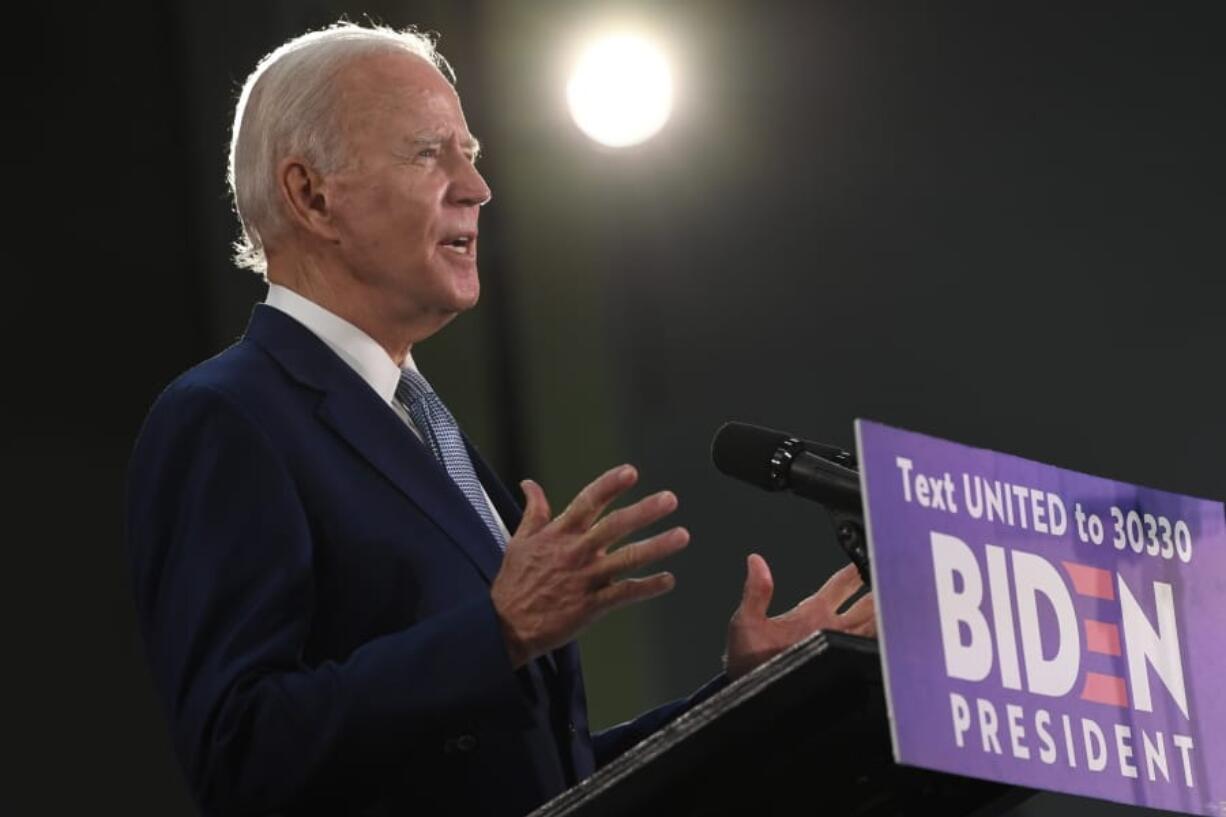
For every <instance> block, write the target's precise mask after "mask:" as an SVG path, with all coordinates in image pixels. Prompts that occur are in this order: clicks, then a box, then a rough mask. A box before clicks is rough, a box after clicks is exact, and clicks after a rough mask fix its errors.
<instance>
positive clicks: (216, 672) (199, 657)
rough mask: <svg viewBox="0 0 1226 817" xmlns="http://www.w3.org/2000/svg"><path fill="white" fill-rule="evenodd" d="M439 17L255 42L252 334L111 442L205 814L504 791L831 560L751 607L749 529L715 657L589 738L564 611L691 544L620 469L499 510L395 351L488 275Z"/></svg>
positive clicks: (586, 765) (587, 768)
mask: <svg viewBox="0 0 1226 817" xmlns="http://www.w3.org/2000/svg"><path fill="white" fill-rule="evenodd" d="M444 67H445V63H444V62H442V60H441V58H440V57H439V56H438V55H437V54H436V52H435V51H434V50H433V47H432V44H431V43H430V41H429V40H427V39H425V38H423V37H421V36H419V35H417V34H415V33H413V32H394V31H391V30H388V29H371V28H363V27H359V26H354V25H349V24H343V25H338V26H334V27H332V28H330V29H327V30H324V31H321V32H315V33H312V34H308V35H304V36H303V37H300V38H297V39H295V40H293V41H291V42H289V43H287V44H286V45H284V46H282V47H281V48H279V49H277V50H276V51H274V52H273V53H272V54H270V55H269V56H268V57H266V58H265V59H264V60H263V61H262V62H261V63H260V65H259V66H258V67H257V69H256V70H255V72H253V74H252V76H251V77H250V78H249V79H248V81H247V84H246V86H245V88H244V91H243V94H242V96H241V98H240V100H239V103H238V110H237V115H236V119H235V127H234V136H233V143H232V150H231V166H230V181H231V185H232V188H233V191H234V195H235V203H236V209H237V211H238V214H239V216H240V219H241V221H242V224H243V230H244V246H243V247H242V249H241V252H240V255H239V260H240V263H241V264H242V265H244V266H248V267H251V268H253V269H257V270H259V271H260V272H263V273H264V274H265V275H266V277H267V280H268V281H269V285H270V286H269V294H268V299H267V301H266V303H264V304H261V305H259V306H257V307H256V309H255V311H254V313H253V315H252V318H251V322H250V325H249V327H248V329H247V332H246V334H245V335H244V337H243V338H242V340H241V341H240V342H239V343H237V344H236V345H234V346H232V347H231V348H229V349H227V350H226V351H225V352H223V353H222V354H220V355H218V356H217V357H215V358H213V359H212V360H209V361H206V362H205V363H202V364H200V365H199V366H197V367H195V368H193V369H192V370H190V371H189V372H187V373H186V374H184V375H183V376H182V377H180V378H179V379H178V380H176V381H175V382H174V383H173V384H172V385H171V386H170V387H169V388H168V389H167V390H166V391H165V392H164V393H163V394H162V395H161V396H160V397H159V399H158V401H157V403H156V404H155V405H154V407H153V409H152V411H151V412H150V415H149V417H148V419H147V421H146V423H145V426H144V428H143V429H142V432H141V436H140V439H139V441H138V443H137V446H136V449H135V452H134V455H133V460H132V466H131V474H130V483H129V491H128V508H127V538H128V543H129V548H130V552H131V560H132V571H133V586H134V592H135V596H136V603H137V608H138V617H139V621H140V626H141V631H142V636H143V638H144V640H145V644H146V648H147V652H148V656H149V660H150V664H151V667H152V670H153V675H154V680H155V684H156V686H157V688H158V690H159V693H160V695H161V696H162V699H163V702H164V705H165V707H166V710H167V713H168V717H169V720H170V723H171V731H172V734H173V738H174V743H175V747H176V750H177V752H178V754H179V756H180V760H181V761H182V763H183V766H184V768H185V770H186V774H187V778H188V780H189V782H190V784H191V786H192V789H193V793H194V795H195V796H196V798H197V800H198V801H199V802H200V804H201V806H202V807H203V808H204V810H205V811H206V812H208V813H210V814H238V813H242V814H248V813H293V814H308V813H321V814H324V813H326V814H349V813H360V814H392V813H396V814H408V813H428V814H452V813H454V814H506V815H515V814H523V813H526V812H527V811H529V810H531V809H532V808H534V807H535V806H537V805H539V804H540V803H542V802H543V801H545V800H546V799H548V798H549V797H551V796H553V795H555V794H557V793H558V792H560V791H561V790H562V789H564V788H566V787H567V786H569V785H573V784H574V783H575V782H577V781H578V780H581V779H582V778H583V777H585V776H587V775H588V774H590V773H591V772H592V771H593V770H594V769H595V768H597V767H598V766H599V765H600V764H602V763H604V762H606V761H607V760H608V759H610V758H611V757H613V756H615V755H616V754H617V753H618V752H620V751H622V750H624V749H625V748H627V747H628V746H629V745H631V744H633V743H634V742H636V741H637V740H639V739H641V738H643V737H645V736H646V735H647V734H649V733H650V732H651V731H652V730H654V729H656V728H658V727H659V726H660V725H662V724H663V723H665V722H667V721H668V720H669V719H670V718H672V717H674V716H675V715H677V714H678V713H680V712H682V711H684V709H685V708H686V707H687V706H689V705H692V704H693V703H694V702H695V701H696V700H698V699H701V698H702V697H704V696H706V695H709V694H710V693H711V692H712V691H713V690H714V689H716V688H718V687H719V686H720V685H721V684H723V683H726V682H727V680H728V679H729V678H735V677H737V676H739V675H741V674H743V673H745V672H747V671H749V670H750V669H752V668H753V667H754V666H756V665H757V664H759V663H761V662H762V661H764V660H766V659H767V658H769V657H770V656H772V655H774V654H776V653H778V652H779V651H780V650H782V649H784V648H786V647H787V646H789V645H790V644H792V643H795V642H796V641H797V640H799V639H800V638H802V637H804V636H806V635H808V634H809V633H811V632H813V631H814V630H816V629H820V628H826V629H831V628H835V629H844V630H848V631H851V632H858V633H871V632H872V627H873V617H872V600H871V596H866V597H865V599H863V600H861V601H859V602H857V603H856V604H855V605H853V606H852V607H851V608H850V609H849V610H848V611H846V612H845V613H843V614H841V615H840V614H838V613H837V612H836V610H837V608H838V607H839V606H840V604H841V603H842V602H843V601H844V600H845V599H846V598H847V597H848V596H849V595H850V594H851V593H852V592H854V590H855V589H856V587H857V585H858V581H857V580H856V578H855V573H854V571H853V570H852V569H850V567H849V568H848V569H846V570H844V571H841V572H840V573H838V574H836V576H835V577H834V578H832V580H831V581H830V582H829V583H828V584H827V586H826V587H824V588H823V589H822V590H820V591H819V592H818V593H817V594H815V595H814V596H812V597H810V599H808V600H807V601H806V602H803V603H802V604H801V605H799V606H798V607H797V608H795V609H794V610H793V611H791V612H789V613H787V614H784V615H783V616H780V617H777V618H773V619H772V618H767V616H766V609H767V606H768V604H769V601H770V595H771V582H770V575H769V571H768V570H767V568H766V564H765V562H764V561H762V559H761V558H760V557H757V556H751V557H750V559H749V572H748V576H747V580H746V590H745V596H744V598H743V599H742V603H741V606H740V607H739V608H738V610H737V612H736V614H735V615H734V617H733V620H732V623H731V625H730V626H729V640H728V652H727V656H726V674H725V675H724V676H721V678H719V679H716V680H715V681H714V682H712V683H711V684H709V685H708V686H707V687H704V688H703V689H702V690H699V692H697V693H695V696H692V697H691V699H690V700H688V701H680V702H676V703H673V704H670V705H666V706H664V707H661V708H660V709H658V710H655V711H653V712H651V713H648V714H647V715H645V716H643V717H642V718H640V719H638V720H636V721H634V722H632V723H629V724H624V725H622V726H620V727H617V728H615V729H613V730H609V731H608V732H606V733H602V734H598V735H595V736H593V735H591V734H590V732H589V729H588V725H587V718H586V703H585V699H584V693H583V681H582V676H581V672H580V668H579V662H578V652H577V649H576V647H575V646H574V643H573V640H574V638H575V637H576V635H578V633H579V632H580V631H581V630H582V629H583V628H584V627H585V626H586V625H588V624H589V623H591V622H592V621H593V620H594V619H595V618H597V617H598V616H600V615H602V614H603V613H605V612H608V611H610V610H612V609H614V608H616V607H619V606H622V605H626V604H631V603H634V602H637V601H640V600H643V599H648V598H651V597H654V596H656V595H659V594H661V593H664V592H667V591H668V590H669V589H671V587H672V586H673V578H672V576H671V575H669V574H668V573H666V572H660V573H655V574H653V575H649V576H646V577H644V578H633V579H625V578H619V577H620V576H623V575H625V574H626V573H629V572H634V571H637V570H640V569H641V568H644V567H646V566H649V565H652V564H654V563H656V562H658V561H659V560H661V559H663V558H665V557H667V556H669V555H671V554H673V553H675V552H677V551H678V550H680V549H681V548H683V547H685V545H686V543H687V541H688V533H687V532H686V531H685V530H684V529H682V528H672V529H670V530H667V531H664V532H662V533H659V534H656V535H654V536H649V537H646V538H643V539H641V540H639V541H635V542H632V543H630V544H625V545H622V546H620V547H617V545H618V544H619V543H620V542H621V541H622V540H623V539H625V538H627V537H632V536H633V535H634V534H635V533H636V532H637V531H640V530H642V529H643V528H644V527H646V526H648V525H651V524H653V523H655V522H657V521H659V520H661V519H663V518H665V517H666V516H667V515H668V514H670V513H671V512H672V511H673V510H674V509H675V507H676V504H677V500H676V498H675V496H673V494H672V493H670V492H667V491H663V492H659V493H656V494H653V495H651V496H648V497H646V498H644V499H641V500H639V501H638V502H635V503H633V504H631V505H628V506H626V507H622V508H620V509H617V510H614V511H611V512H609V513H606V510H607V509H608V508H609V507H610V506H611V505H612V503H614V502H615V501H616V500H617V499H618V497H619V496H621V495H622V494H624V493H625V492H626V491H627V490H628V489H629V488H630V487H631V486H632V485H633V484H634V483H635V481H636V479H637V475H636V472H635V470H634V469H633V468H632V467H631V466H628V465H627V466H620V467H617V468H614V469H612V470H610V471H608V472H606V473H605V474H603V475H602V476H600V477H598V478H597V479H596V480H594V481H593V482H592V483H591V484H590V485H588V486H587V487H586V488H584V489H583V490H582V491H581V492H580V493H579V494H578V495H577V496H576V497H575V499H574V500H573V501H572V502H571V503H570V504H569V505H568V506H567V507H566V509H565V510H563V511H562V512H561V513H560V514H557V515H556V516H555V515H554V514H553V512H552V510H551V508H550V505H549V502H548V500H547V499H546V497H545V494H544V492H543V490H542V489H541V487H540V486H539V485H537V484H536V483H535V482H532V481H531V480H525V481H524V482H523V483H522V485H521V488H522V490H523V494H524V497H525V499H526V503H525V506H524V508H523V510H522V512H521V511H520V508H519V507H518V506H517V504H516V501H515V499H514V498H513V497H512V496H511V495H510V494H509V493H508V492H507V491H506V489H505V488H504V487H503V486H502V485H501V483H500V482H499V480H498V479H497V478H496V477H495V476H494V474H493V473H492V472H491V471H490V469H489V468H488V466H486V465H485V463H484V462H483V461H482V460H481V458H480V456H479V455H478V454H477V452H476V451H475V450H473V449H472V447H471V446H470V445H469V444H468V442H467V440H466V439H465V438H464V437H463V436H462V435H461V434H460V432H459V430H458V428H457V427H456V426H455V423H454V420H453V419H452V418H451V416H450V414H449V413H448V412H447V410H446V408H445V407H443V406H442V403H441V401H439V399H438V398H437V396H436V395H434V394H433V391H432V389H431V388H430V386H429V384H428V382H427V381H426V380H425V379H424V377H422V375H421V374H420V373H419V372H418V371H417V370H416V366H415V364H414V362H413V359H412V354H411V352H412V348H413V345H414V344H416V343H418V342H420V341H423V340H425V339H427V338H429V337H430V336H431V335H433V334H434V333H436V332H438V331H439V330H440V329H442V328H443V327H444V326H445V325H446V324H447V323H448V322H449V321H450V320H451V319H452V318H454V317H455V316H456V315H457V314H459V313H460V312H463V311H464V310H466V309H469V308H471V307H473V306H474V305H475V304H476V302H477V296H478V292H479V280H478V276H477V263H476V261H477V220H478V212H479V210H480V208H481V206H482V205H484V204H485V203H486V202H487V201H489V199H490V190H489V188H488V187H487V186H486V183H485V181H484V179H483V178H482V177H481V175H480V174H479V173H478V172H477V170H476V167H475V166H474V164H473V162H474V159H475V157H476V153H477V143H476V140H475V139H474V138H473V137H472V135H471V134H470V133H469V131H468V127H467V124H466V122H465V120H464V116H463V113H462V111H461V108H460V104H459V99H458V97H457V96H456V94H455V91H454V89H453V88H452V85H451V83H450V82H449V81H448V79H447V78H446V77H445V76H444V74H443V72H442V70H440V68H444Z"/></svg>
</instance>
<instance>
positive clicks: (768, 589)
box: [737, 553, 775, 618]
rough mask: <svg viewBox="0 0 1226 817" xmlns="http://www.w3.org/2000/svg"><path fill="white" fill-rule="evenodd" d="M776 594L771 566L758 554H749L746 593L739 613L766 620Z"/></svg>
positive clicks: (746, 566)
mask: <svg viewBox="0 0 1226 817" xmlns="http://www.w3.org/2000/svg"><path fill="white" fill-rule="evenodd" d="M774 592H775V582H774V579H772V578H771V569H770V566H769V565H767V564H766V560H765V559H763V558H762V557H761V556H759V555H758V554H756V553H751V554H749V558H748V559H746V561H745V591H744V593H742V595H741V607H740V609H739V610H738V611H737V612H739V613H740V614H741V615H743V616H749V617H751V618H766V611H767V610H768V609H769V608H770V605H771V596H772V595H774Z"/></svg>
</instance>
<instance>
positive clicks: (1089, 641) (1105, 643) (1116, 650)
mask: <svg viewBox="0 0 1226 817" xmlns="http://www.w3.org/2000/svg"><path fill="white" fill-rule="evenodd" d="M1085 624H1086V649H1087V650H1089V651H1090V652H1100V653H1102V654H1103V655H1119V654H1120V653H1121V650H1120V628H1119V627H1117V626H1115V625H1114V624H1108V623H1107V622H1105V621H1094V620H1093V619H1086V622H1085Z"/></svg>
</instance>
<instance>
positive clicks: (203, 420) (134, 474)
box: [126, 385, 529, 814]
mask: <svg viewBox="0 0 1226 817" xmlns="http://www.w3.org/2000/svg"><path fill="white" fill-rule="evenodd" d="M284 457H285V455H283V454H281V453H280V452H278V451H277V450H276V449H275V447H274V445H273V444H272V442H271V440H270V438H269V436H268V435H267V434H266V433H265V432H264V431H263V430H262V429H261V428H259V427H258V426H257V425H256V424H255V423H254V422H253V421H252V420H251V419H250V418H249V417H248V416H246V415H245V414H244V412H243V410H242V409H241V408H239V407H238V406H237V405H236V404H235V402H234V401H232V400H230V399H228V398H227V397H226V396H225V395H223V394H221V393H220V392H217V391H215V390H213V389H211V388H209V387H205V386H200V385H196V386H184V385H178V386H172V387H171V389H168V390H167V392H166V393H165V394H163V396H162V397H161V398H160V399H159V401H158V403H157V404H156V405H155V407H154V409H153V411H152V412H151V414H150V416H149V418H148V420H147V421H146V424H145V427H144V429H143V430H142V434H141V439H140V440H139V442H138V444H137V447H136V450H135V453H134V456H133V461H132V464H131V470H130V474H129V486H128V503H127V525H126V537H127V542H128V547H129V555H130V559H131V564H132V577H133V592H134V595H135V600H136V606H137V613H138V619H139V623H140V627H141V631H142V635H143V637H144V640H145V645H146V651H147V653H148V657H149V661H150V666H151V668H152V671H153V676H154V682H155V685H156V686H157V688H158V690H159V692H160V694H161V696H162V699H163V702H164V705H165V707H166V709H167V714H168V717H169V721H170V724H171V730H172V733H173V738H174V742H175V745H176V749H177V751H178V753H179V756H180V759H181V761H182V762H183V765H184V768H185V771H186V774H187V777H188V780H189V782H190V784H191V786H192V788H193V790H194V793H195V795H196V797H197V799H198V800H199V801H200V803H201V805H202V806H204V808H205V810H206V812H208V813H225V814H232V813H233V814H245V813H257V812H267V811H275V810H279V809H283V808H286V807H291V806H293V805H294V804H296V803H306V802H309V803H314V804H318V803H320V802H323V801H333V800H336V801H337V802H340V801H342V800H343V799H344V798H345V797H348V796H349V793H352V792H355V791H367V792H369V794H370V796H376V795H377V794H378V791H377V788H378V783H377V781H379V780H381V779H385V778H386V776H387V775H388V774H389V773H392V772H394V771H395V770H397V769H399V768H401V767H403V766H404V765H405V764H406V763H408V762H410V761H411V759H412V755H413V752H414V751H416V750H418V749H420V748H421V747H424V746H434V745H435V742H438V743H441V741H442V740H443V739H444V738H445V737H446V736H447V735H449V734H454V733H456V732H459V731H464V730H465V729H466V728H471V724H472V723H474V722H475V721H491V720H497V721H508V720H509V721H514V720H515V719H517V718H527V717H529V714H528V709H527V703H526V702H525V700H524V698H523V694H522V691H521V688H520V686H519V685H518V682H517V680H516V677H515V674H514V672H513V671H512V669H511V665H510V660H509V658H508V656H507V653H506V647H505V644H504V641H503V638H502V635H501V631H500V629H499V626H498V620H497V617H496V615H495V613H494V610H493V606H492V603H491V602H490V600H489V598H488V597H482V598H479V599H476V600H473V601H469V602H465V603H463V604H461V605H459V606H457V607H456V608H454V609H452V610H450V611H448V612H446V613H444V614H441V615H438V616H435V617H431V618H429V619H426V620H423V621H421V622H419V623H417V624H415V625H413V626H412V627H409V628H408V629H405V630H402V631H400V632H393V633H389V634H387V635H384V636H381V637H379V638H376V639H374V640H372V641H370V642H368V643H366V644H364V645H362V646H361V647H360V648H358V649H356V650H355V651H354V652H353V653H352V654H351V655H349V656H346V657H344V658H343V660H338V661H324V662H322V663H319V664H316V665H308V664H307V663H306V662H305V661H304V657H303V656H304V643H305V642H306V639H307V636H308V633H309V631H310V627H311V620H312V615H313V613H314V610H315V596H314V576H313V562H314V560H313V549H312V539H311V532H310V527H309V524H308V514H307V509H305V508H304V507H303V505H302V502H301V501H300V498H299V496H298V494H297V491H296V487H295V484H294V481H293V479H292V478H291V476H290V470H289V469H288V468H287V464H286V462H285V461H284ZM459 645H463V646H462V648H460V647H459Z"/></svg>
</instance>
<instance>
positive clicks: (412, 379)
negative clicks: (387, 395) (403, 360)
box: [396, 368, 434, 405]
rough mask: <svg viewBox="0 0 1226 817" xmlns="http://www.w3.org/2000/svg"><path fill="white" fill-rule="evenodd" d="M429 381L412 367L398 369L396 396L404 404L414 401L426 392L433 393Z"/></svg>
mask: <svg viewBox="0 0 1226 817" xmlns="http://www.w3.org/2000/svg"><path fill="white" fill-rule="evenodd" d="M433 393H434V389H433V388H431V386H430V382H429V381H428V380H426V378H424V377H422V376H421V374H420V373H418V372H416V371H414V370H413V369H407V368H406V369H401V370H400V383H399V385H397V386H396V396H397V397H399V398H400V401H401V402H402V403H404V404H406V405H408V404H409V403H416V402H417V401H418V400H420V399H421V398H423V397H425V396H426V395H427V394H433Z"/></svg>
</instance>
